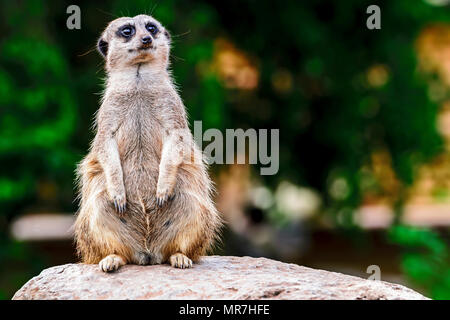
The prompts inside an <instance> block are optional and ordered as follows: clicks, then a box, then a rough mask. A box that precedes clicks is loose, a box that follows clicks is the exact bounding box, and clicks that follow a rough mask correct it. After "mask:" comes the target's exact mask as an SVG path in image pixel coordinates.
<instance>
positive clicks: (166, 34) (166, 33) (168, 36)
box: [164, 30, 171, 41]
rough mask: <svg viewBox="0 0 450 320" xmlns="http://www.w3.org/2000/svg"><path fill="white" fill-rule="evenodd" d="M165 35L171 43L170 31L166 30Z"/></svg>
mask: <svg viewBox="0 0 450 320" xmlns="http://www.w3.org/2000/svg"><path fill="white" fill-rule="evenodd" d="M164 35H165V36H166V38H167V40H169V41H170V40H171V39H170V33H169V31H167V30H164Z"/></svg>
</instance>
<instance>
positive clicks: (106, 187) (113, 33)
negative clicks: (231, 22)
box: [75, 15, 222, 271]
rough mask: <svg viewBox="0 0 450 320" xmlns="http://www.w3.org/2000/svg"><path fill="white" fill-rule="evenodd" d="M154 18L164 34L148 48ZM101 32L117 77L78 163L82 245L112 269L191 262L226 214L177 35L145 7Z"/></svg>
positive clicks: (111, 79) (111, 77)
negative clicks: (172, 37) (199, 136)
mask: <svg viewBox="0 0 450 320" xmlns="http://www.w3.org/2000/svg"><path fill="white" fill-rule="evenodd" d="M148 22H152V23H154V24H155V25H156V26H157V27H158V29H159V32H158V33H157V34H156V35H153V36H152V39H153V42H152V47H151V48H146V49H144V50H140V49H138V48H139V47H140V46H141V39H142V37H144V36H147V35H149V34H150V33H149V32H148V31H147V30H146V28H145V26H146V24H147V23H148ZM125 24H132V25H133V26H134V27H135V29H136V31H135V34H134V36H133V37H132V38H131V39H129V40H127V39H124V37H121V36H120V35H118V34H117V30H118V29H119V28H120V27H121V26H123V25H125ZM101 40H102V41H103V45H105V43H106V44H107V52H106V56H105V59H106V70H107V75H108V77H107V84H106V90H105V92H104V96H103V100H102V105H101V107H100V109H99V111H98V113H97V117H96V128H97V133H96V136H95V138H94V140H93V142H92V145H91V149H90V152H89V154H88V155H87V156H86V157H85V158H84V159H83V161H82V162H81V163H80V164H79V166H78V179H79V185H80V199H81V203H80V209H79V212H78V215H77V220H76V223H75V240H76V244H77V250H78V253H79V255H80V257H81V259H82V261H83V262H85V263H99V262H101V263H100V267H101V269H102V270H103V271H113V270H116V269H117V268H118V267H120V266H121V265H123V264H125V263H135V264H155V263H164V262H170V263H171V264H172V265H173V266H176V267H180V268H185V267H190V266H191V265H192V262H189V261H190V259H192V260H194V261H197V260H198V258H199V257H200V256H201V255H204V254H205V253H206V252H207V250H208V249H210V248H211V246H212V245H213V244H214V242H215V240H217V238H218V232H219V229H220V227H221V224H222V221H221V218H220V216H219V214H218V212H217V211H216V209H215V206H214V203H213V201H212V200H211V192H212V188H213V187H212V183H211V181H210V179H209V177H208V173H207V168H206V165H205V164H204V162H203V161H202V160H201V151H200V150H199V149H198V147H197V146H196V145H195V143H193V138H192V134H191V132H190V131H189V128H188V124H187V120H186V112H185V108H184V105H183V103H182V101H181V99H180V97H179V96H178V94H177V92H176V89H175V88H174V85H173V82H172V79H171V77H170V74H169V72H168V71H167V68H168V58H169V51H170V41H169V36H168V34H167V33H166V31H165V29H164V28H163V26H161V24H160V23H159V22H158V21H156V20H155V19H153V18H152V17H150V16H146V15H139V16H136V17H134V18H119V19H116V20H114V21H112V22H111V23H110V24H109V25H108V27H107V28H106V30H105V31H104V33H103V35H102V37H101ZM193 159H194V160H197V161H192V160H193ZM199 159H200V160H199ZM102 259H103V260H102Z"/></svg>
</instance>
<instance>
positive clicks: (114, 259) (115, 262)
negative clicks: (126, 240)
mask: <svg viewBox="0 0 450 320" xmlns="http://www.w3.org/2000/svg"><path fill="white" fill-rule="evenodd" d="M125 264H126V263H125V259H124V258H122V257H121V256H119V255H117V254H110V255H109V256H107V257H106V258H103V259H102V260H101V261H100V262H99V263H98V265H99V267H100V269H101V270H102V271H104V272H112V271H116V270H117V269H119V268H120V267H121V266H123V265H125Z"/></svg>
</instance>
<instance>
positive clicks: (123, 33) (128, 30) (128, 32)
mask: <svg viewBox="0 0 450 320" xmlns="http://www.w3.org/2000/svg"><path fill="white" fill-rule="evenodd" d="M135 33H136V28H135V27H134V26H133V25H131V24H126V25H124V26H121V27H120V28H119V30H117V32H116V34H117V35H118V36H119V37H123V38H125V39H127V41H128V40H129V39H131V38H132V37H133V36H134V34H135Z"/></svg>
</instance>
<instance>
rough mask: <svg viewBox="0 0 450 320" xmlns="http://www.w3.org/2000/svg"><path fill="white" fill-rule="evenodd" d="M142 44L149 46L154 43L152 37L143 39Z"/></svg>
mask: <svg viewBox="0 0 450 320" xmlns="http://www.w3.org/2000/svg"><path fill="white" fill-rule="evenodd" d="M142 43H143V44H149V43H152V37H150V36H146V37H143V38H142Z"/></svg>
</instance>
